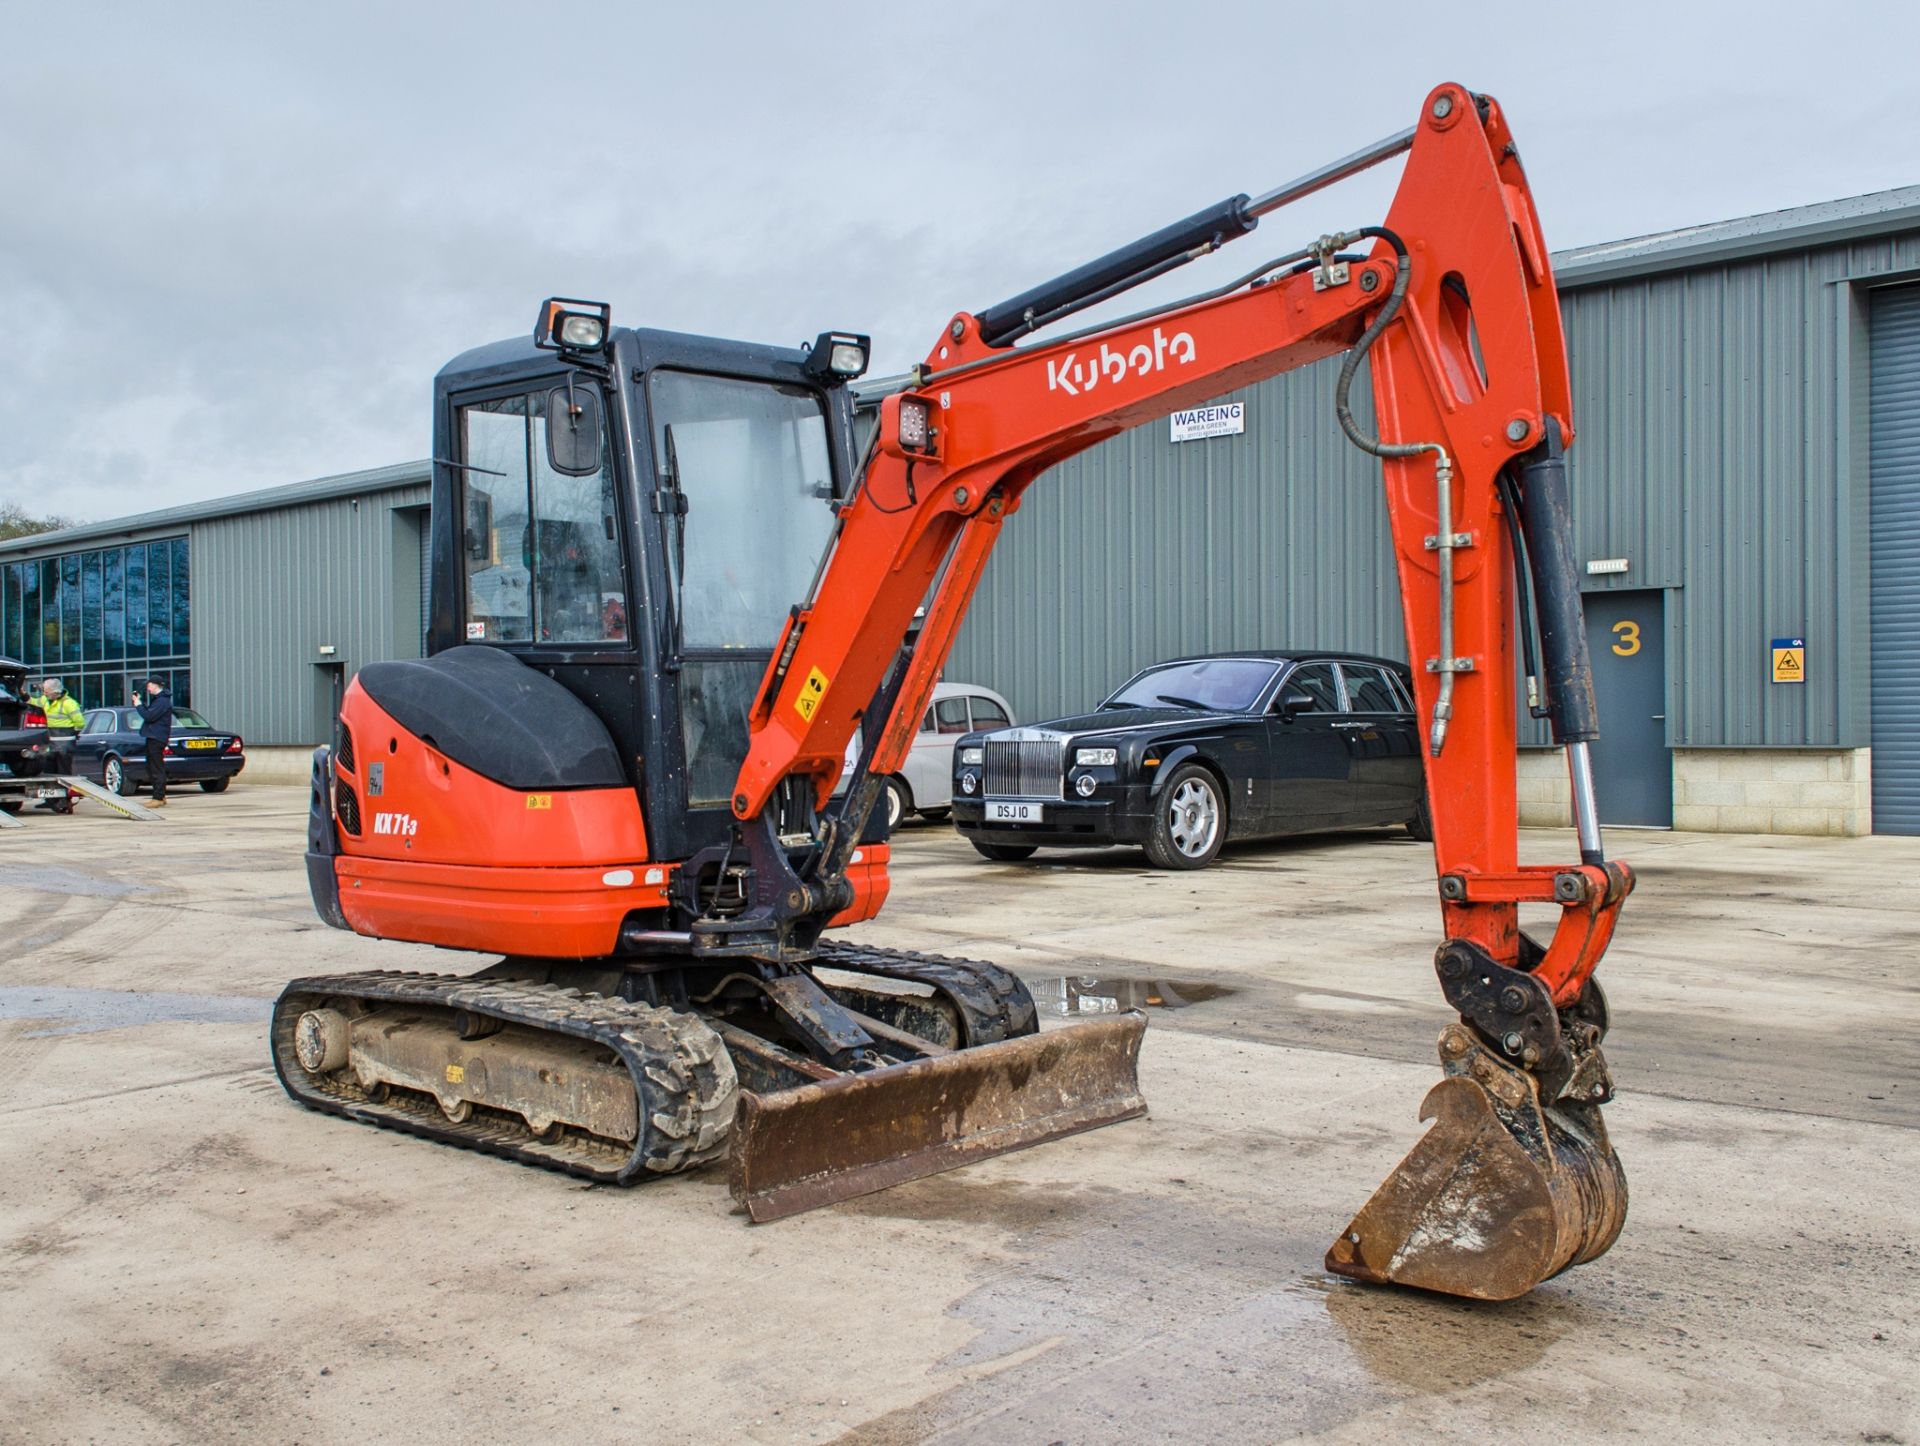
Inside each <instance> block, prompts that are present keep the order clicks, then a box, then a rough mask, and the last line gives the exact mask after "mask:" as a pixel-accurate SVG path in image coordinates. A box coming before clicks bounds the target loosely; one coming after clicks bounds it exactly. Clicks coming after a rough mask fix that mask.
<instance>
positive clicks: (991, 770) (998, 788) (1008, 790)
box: [985, 738, 1067, 798]
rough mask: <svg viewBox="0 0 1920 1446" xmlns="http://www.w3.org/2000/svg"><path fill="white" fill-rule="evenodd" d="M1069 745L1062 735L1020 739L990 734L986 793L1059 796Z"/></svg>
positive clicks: (987, 747) (1000, 795) (1002, 795)
mask: <svg viewBox="0 0 1920 1446" xmlns="http://www.w3.org/2000/svg"><path fill="white" fill-rule="evenodd" d="M1066 748H1067V745H1066V742H1065V740H1064V739H1059V738H1043V739H1040V740H1038V741H1029V740H1022V741H1019V742H1015V741H1012V740H1006V739H1001V740H995V739H992V738H989V739H988V740H987V742H986V750H987V761H986V789H985V792H986V794H987V796H988V797H989V798H1059V797H1060V780H1061V775H1062V774H1063V772H1064V771H1065V770H1064V769H1063V768H1062V764H1063V763H1064V762H1065V759H1066Z"/></svg>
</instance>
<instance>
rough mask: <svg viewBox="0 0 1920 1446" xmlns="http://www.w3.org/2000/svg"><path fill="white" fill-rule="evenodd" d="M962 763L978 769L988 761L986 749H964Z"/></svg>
mask: <svg viewBox="0 0 1920 1446" xmlns="http://www.w3.org/2000/svg"><path fill="white" fill-rule="evenodd" d="M960 761H961V762H962V763H971V764H972V765H973V766H974V767H976V768H978V767H979V766H980V765H981V764H983V763H985V762H986V761H987V750H986V749H984V748H962V749H961V750H960Z"/></svg>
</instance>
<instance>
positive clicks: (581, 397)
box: [547, 387, 601, 477]
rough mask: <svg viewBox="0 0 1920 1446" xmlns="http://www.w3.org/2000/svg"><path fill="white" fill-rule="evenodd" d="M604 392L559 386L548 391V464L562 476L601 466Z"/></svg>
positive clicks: (586, 472) (587, 474) (588, 472)
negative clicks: (601, 396)
mask: <svg viewBox="0 0 1920 1446" xmlns="http://www.w3.org/2000/svg"><path fill="white" fill-rule="evenodd" d="M600 445H601V444H600V393H598V392H597V391H595V390H594V389H593V388H592V387H555V388H554V389H553V390H552V391H550V392H548V393H547V465H548V466H549V467H551V468H552V469H553V470H554V471H556V472H558V473H559V474H560V475H561V476H562V477H591V476H593V475H594V474H595V473H597V472H598V471H599V470H600Z"/></svg>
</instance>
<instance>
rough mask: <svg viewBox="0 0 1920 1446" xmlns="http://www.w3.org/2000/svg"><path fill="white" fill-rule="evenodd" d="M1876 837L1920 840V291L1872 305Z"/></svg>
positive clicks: (1889, 295) (1905, 289)
mask: <svg viewBox="0 0 1920 1446" xmlns="http://www.w3.org/2000/svg"><path fill="white" fill-rule="evenodd" d="M1872 359H1873V395H1872V399H1871V403H1870V406H1871V418H1872V420H1871V429H1872V430H1871V436H1872V443H1871V445H1872V458H1873V507H1872V538H1873V543H1872V555H1873V574H1872V575H1873V595H1874V612H1873V827H1874V832H1876V833H1902V834H1920V286H1900V287H1891V288H1888V289H1887V290H1884V291H1881V292H1878V293H1876V294H1875V296H1874V297H1873V308H1872Z"/></svg>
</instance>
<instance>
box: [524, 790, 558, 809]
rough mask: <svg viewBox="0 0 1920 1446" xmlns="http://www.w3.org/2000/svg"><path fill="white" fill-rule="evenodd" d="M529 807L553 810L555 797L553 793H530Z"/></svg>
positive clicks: (528, 798) (528, 796) (528, 797)
mask: <svg viewBox="0 0 1920 1446" xmlns="http://www.w3.org/2000/svg"><path fill="white" fill-rule="evenodd" d="M527 807H528V808H552V807H553V795H552V794H551V793H529V794H528V795H527Z"/></svg>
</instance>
